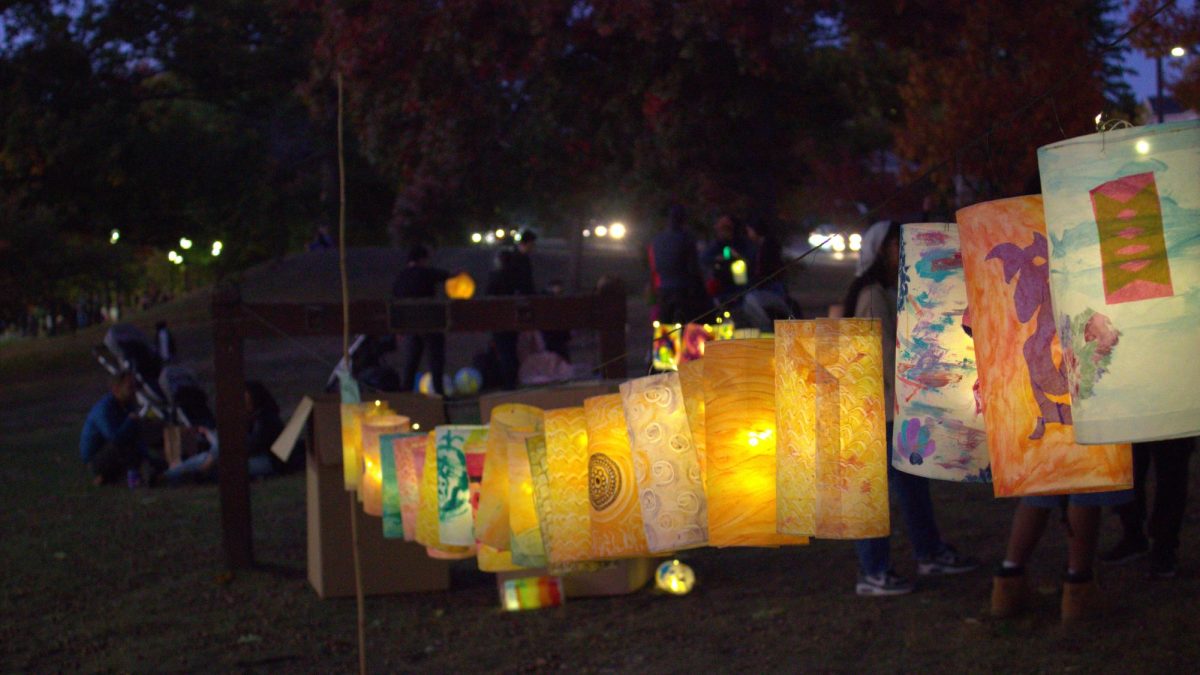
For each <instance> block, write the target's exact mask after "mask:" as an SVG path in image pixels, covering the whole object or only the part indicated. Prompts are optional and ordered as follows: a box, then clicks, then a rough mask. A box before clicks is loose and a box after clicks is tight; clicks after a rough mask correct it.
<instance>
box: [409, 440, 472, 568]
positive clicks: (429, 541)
mask: <svg viewBox="0 0 1200 675" xmlns="http://www.w3.org/2000/svg"><path fill="white" fill-rule="evenodd" d="M419 471H420V473H421V504H420V506H419V508H418V510H417V543H418V544H424V545H425V552H426V553H427V554H428V555H429V557H430V558H438V559H441V560H460V559H462V558H470V557H472V556H474V555H475V547H474V546H451V545H449V544H445V543H443V542H442V540H441V537H439V536H438V468H437V441H436V437H435V436H434V432H432V431H431V432H429V434H428V436H427V438H426V440H425V458H424V461H423V462H422V466H421V467H419Z"/></svg>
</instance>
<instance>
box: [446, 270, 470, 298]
mask: <svg viewBox="0 0 1200 675" xmlns="http://www.w3.org/2000/svg"><path fill="white" fill-rule="evenodd" d="M473 295H475V280H474V279H472V278H471V275H470V274H467V273H466V272H461V273H459V274H455V275H454V276H452V277H450V278H449V279H447V280H446V297H448V298H450V299H452V300H470V299H471V296H473Z"/></svg>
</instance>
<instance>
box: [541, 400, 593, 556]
mask: <svg viewBox="0 0 1200 675" xmlns="http://www.w3.org/2000/svg"><path fill="white" fill-rule="evenodd" d="M544 419H545V430H546V457H545V459H546V461H545V464H546V471H545V476H546V483H547V492H546V498H545V499H544V500H539V501H538V516H539V517H540V519H541V523H542V539H543V541H544V543H545V545H546V559H547V561H548V563H549V564H550V566H551V567H555V566H558V565H565V564H568V563H578V562H581V561H584V560H588V559H589V558H591V557H592V515H591V506H590V503H589V501H588V470H587V466H588V435H587V421H586V419H585V417H584V413H583V408H582V407H576V408H560V409H558V410H547V411H546V413H545V417H544Z"/></svg>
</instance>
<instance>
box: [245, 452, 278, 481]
mask: <svg viewBox="0 0 1200 675" xmlns="http://www.w3.org/2000/svg"><path fill="white" fill-rule="evenodd" d="M247 462H248V465H247V467H246V469H247V472H248V473H249V474H250V477H251V478H266V477H267V476H274V475H275V473H276V472H275V464H274V463H273V462H272V461H271V458H270V457H269V456H267V455H250V459H249V460H247Z"/></svg>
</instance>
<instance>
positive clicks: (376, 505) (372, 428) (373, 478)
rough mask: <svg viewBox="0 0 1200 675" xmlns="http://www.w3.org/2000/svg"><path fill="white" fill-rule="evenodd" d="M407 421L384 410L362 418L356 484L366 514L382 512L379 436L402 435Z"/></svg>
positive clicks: (381, 513) (407, 426)
mask: <svg viewBox="0 0 1200 675" xmlns="http://www.w3.org/2000/svg"><path fill="white" fill-rule="evenodd" d="M410 426H411V424H410V420H409V419H408V418H407V417H405V416H404V415H394V414H391V413H384V414H380V415H368V416H366V417H363V418H362V432H361V433H362V449H363V454H362V466H363V475H362V478H361V480H360V483H359V495H361V496H362V505H363V511H364V512H365V513H366V514H367V515H371V516H382V515H383V462H382V460H381V458H380V449H381V448H380V443H379V439H380V437H381V436H384V435H395V434H402V433H405V432H407V431H408V430H409V428H410Z"/></svg>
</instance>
